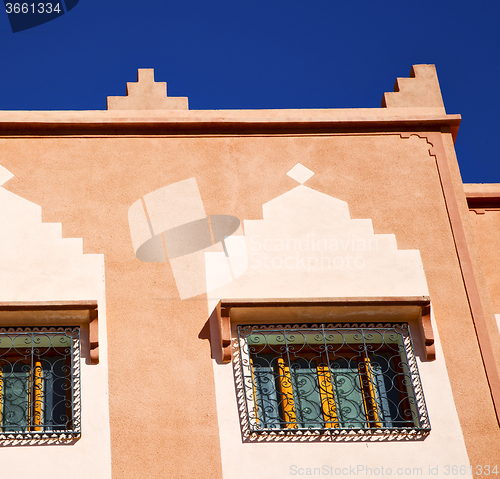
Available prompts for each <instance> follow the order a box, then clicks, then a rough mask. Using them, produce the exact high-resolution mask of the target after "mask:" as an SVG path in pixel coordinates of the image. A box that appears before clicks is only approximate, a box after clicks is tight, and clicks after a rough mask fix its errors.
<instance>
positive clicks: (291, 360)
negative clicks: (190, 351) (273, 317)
mask: <svg viewBox="0 0 500 479" xmlns="http://www.w3.org/2000/svg"><path fill="white" fill-rule="evenodd" d="M236 342H237V344H235V345H236V348H237V351H236V353H237V363H236V366H235V368H236V373H237V385H238V383H239V384H240V391H241V393H242V394H241V395H240V397H242V398H244V407H245V412H246V419H245V424H244V425H243V429H244V434H246V435H247V436H250V437H252V436H254V437H255V436H257V437H262V436H263V435H267V436H281V437H283V436H301V435H302V436H309V437H310V438H311V437H314V436H316V437H322V438H324V437H325V436H332V437H337V439H336V440H339V436H344V437H346V436H347V437H353V436H354V437H356V438H360V437H364V436H366V437H367V438H372V439H373V438H374V437H379V438H384V437H389V438H405V439H422V438H424V437H425V436H426V435H427V434H428V433H429V432H430V422H429V418H428V414H427V408H426V405H425V400H424V395H423V391H422V385H421V383H420V377H419V373H418V366H417V361H416V359H415V356H414V354H413V347H412V342H411V337H410V330H409V327H408V324H406V323H398V324H367V323H363V324H353V323H348V324H344V323H342V324H312V325H310V324H305V325H293V326H290V325H238V326H237V338H236ZM238 377H239V379H240V380H239V381H238Z"/></svg>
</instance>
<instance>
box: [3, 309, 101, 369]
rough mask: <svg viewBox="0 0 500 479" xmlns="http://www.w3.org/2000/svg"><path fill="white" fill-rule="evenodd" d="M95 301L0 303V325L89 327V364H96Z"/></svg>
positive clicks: (97, 350)
mask: <svg viewBox="0 0 500 479" xmlns="http://www.w3.org/2000/svg"><path fill="white" fill-rule="evenodd" d="M98 319H99V318H98V308H97V301H9V302H0V326H2V327H3V326H14V327H15V326H35V327H44V326H79V325H86V324H88V326H89V347H90V363H91V364H98V363H99V323H98Z"/></svg>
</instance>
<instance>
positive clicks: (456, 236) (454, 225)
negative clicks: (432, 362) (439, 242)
mask: <svg viewBox="0 0 500 479" xmlns="http://www.w3.org/2000/svg"><path fill="white" fill-rule="evenodd" d="M414 134H415V133H408V134H406V135H401V137H402V138H409V137H410V136H411V135H414ZM417 136H419V137H420V138H425V139H426V140H427V142H428V143H429V144H430V145H432V147H431V148H430V149H429V154H430V156H434V157H435V158H436V165H437V169H438V174H439V179H440V181H441V188H442V190H443V196H444V201H445V204H446V209H447V212H448V218H449V221H450V226H451V232H452V235H453V240H454V242H455V248H456V251H457V256H458V262H459V264H460V269H461V271H462V278H463V282H464V286H465V291H466V295H467V300H468V302H469V309H470V312H471V316H472V322H473V325H474V329H475V331H476V337H477V342H478V346H479V351H480V353H481V358H482V360H483V367H484V371H485V374H486V379H487V381H488V386H489V388H490V393H491V399H492V401H493V407H494V409H495V414H496V417H497V421H498V424H499V425H500V376H499V374H498V369H497V365H496V362H495V356H494V354H493V348H492V346H491V342H490V338H489V334H488V329H487V326H486V320H485V318H484V310H483V305H482V303H481V297H480V296H479V286H478V284H477V281H476V276H475V275H474V269H473V263H472V257H471V254H470V251H469V247H468V246H467V237H466V236H465V230H464V227H463V223H462V217H461V216H460V210H459V207H458V201H457V197H456V194H455V190H454V188H453V181H452V177H451V172H450V168H449V165H448V159H447V157H446V152H445V149H444V144H443V139H442V136H441V133H438V132H428V133H426V134H425V135H421V134H418V135H417Z"/></svg>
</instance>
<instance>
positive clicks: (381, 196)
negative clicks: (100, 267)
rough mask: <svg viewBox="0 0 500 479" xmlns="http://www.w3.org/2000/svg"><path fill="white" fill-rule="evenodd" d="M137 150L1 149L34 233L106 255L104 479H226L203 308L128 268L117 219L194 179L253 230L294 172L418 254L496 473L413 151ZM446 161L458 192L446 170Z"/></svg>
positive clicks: (255, 142) (423, 165)
mask: <svg viewBox="0 0 500 479" xmlns="http://www.w3.org/2000/svg"><path fill="white" fill-rule="evenodd" d="M141 136H142V137H135V138H131V137H120V136H119V133H118V132H117V133H116V134H114V135H109V134H106V135H102V136H100V137H94V136H92V135H88V134H87V135H85V136H78V135H74V136H72V137H58V136H56V137H54V136H47V137H30V138H24V137H22V136H19V137H17V138H5V137H4V138H3V139H1V140H0V150H1V152H2V157H1V164H2V165H3V166H4V167H6V168H7V169H8V170H9V171H11V172H12V173H14V175H15V178H13V179H12V180H10V181H9V183H8V184H7V185H6V187H7V188H8V189H9V190H10V191H13V192H15V193H16V194H18V195H20V196H22V197H24V198H26V199H28V200H30V201H32V202H34V203H36V204H39V205H41V206H42V208H43V220H44V221H46V222H62V224H63V235H64V236H66V237H81V238H83V240H84V251H85V252H87V253H103V254H104V258H105V271H106V303H107V322H108V343H109V378H110V380H109V381H110V382H109V389H110V415H111V447H112V461H113V462H112V466H113V475H114V477H116V478H120V479H122V478H124V479H128V478H136V477H140V476H143V475H147V476H148V477H152V478H156V477H158V478H159V477H193V478H194V477H221V459H220V446H219V431H218V422H217V417H216V397H215V392H214V391H215V386H214V376H213V369H212V362H211V357H210V345H209V343H208V341H207V340H205V339H200V337H199V336H200V332H201V330H202V328H203V327H204V325H205V322H206V320H207V302H206V298H205V297H203V296H199V297H196V298H192V299H187V300H184V301H180V299H179V298H178V294H177V289H176V286H175V282H174V279H173V276H172V272H171V269H170V267H169V265H168V263H167V264H160V263H143V262H140V261H138V260H137V259H136V258H135V256H134V251H133V249H132V244H131V240H130V233H129V225H128V220H127V213H128V208H129V207H130V205H131V204H132V203H134V202H135V201H136V200H137V199H139V198H141V197H143V196H144V195H145V194H147V193H149V192H151V191H153V190H155V189H158V188H160V187H162V186H165V185H168V184H171V183H174V182H177V181H180V180H184V179H187V178H190V177H195V178H196V181H197V184H198V187H199V190H200V193H201V197H202V199H203V202H204V206H205V209H206V212H207V213H208V214H229V215H234V216H236V217H238V218H240V219H242V220H243V219H259V218H261V215H262V212H261V211H262V204H263V203H266V202H268V201H269V200H271V199H273V198H275V197H277V196H279V195H281V194H283V193H285V192H286V191H288V190H290V189H291V188H292V187H294V186H295V185H296V182H294V180H292V179H291V178H289V177H288V176H286V172H287V171H288V170H290V169H291V168H292V167H293V166H294V165H295V164H297V163H298V162H300V163H302V164H304V165H305V166H307V167H308V168H309V169H311V170H312V171H314V172H315V176H313V177H312V178H311V179H310V180H309V181H308V182H307V186H310V187H311V188H314V189H316V190H318V191H321V192H323V193H326V194H328V195H331V196H333V197H335V198H339V199H341V200H343V201H346V202H347V203H348V204H349V208H350V213H351V217H352V218H371V219H372V220H373V227H374V231H375V233H377V234H383V233H389V234H395V235H396V238H397V241H398V248H399V249H419V250H420V253H421V257H422V262H423V266H424V271H425V274H426V278H427V283H428V286H429V292H430V296H431V300H432V307H433V311H434V316H435V320H436V323H437V325H438V329H439V334H440V339H441V343H442V348H443V352H444V355H445V358H446V366H447V370H448V374H449V378H450V383H451V386H452V391H453V396H454V401H455V404H456V407H457V411H458V417H459V420H460V424H461V427H462V430H463V433H464V439H465V444H466V446H467V451H468V455H469V460H470V462H471V464H473V465H475V464H499V463H500V453H499V452H498V450H496V449H495V448H492V447H485V443H486V442H488V443H489V444H498V443H500V433H499V430H498V424H497V422H496V418H495V414H494V410H493V407H492V403H491V399H490V395H489V389H488V385H487V382H486V379H485V374H484V370H483V367H482V362H481V357H480V354H479V349H478V345H477V341H476V337H475V333H474V328H473V324H472V321H471V314H470V310H469V306H468V302H467V297H466V295H465V290H464V285H463V279H462V275H461V271H460V268H459V264H458V260H457V255H456V250H455V245H454V242H453V237H452V235H451V230H450V224H449V219H448V216H447V211H446V207H445V202H444V199H443V193H442V190H441V185H440V182H439V177H438V173H437V169H436V161H435V159H434V157H432V156H430V155H429V152H428V149H429V145H428V144H427V142H426V141H425V140H424V139H421V138H417V137H411V138H409V139H403V138H401V136H400V135H399V134H397V133H391V134H380V133H376V134H368V133H362V132H359V133H358V134H345V133H338V134H319V135H313V134H302V133H300V134H299V133H297V134H286V135H285V134H280V133H279V132H277V131H273V132H271V134H269V133H268V134H266V135H263V134H260V135H259V134H246V135H245V136H238V135H225V136H224V135H213V136H211V135H209V134H206V135H204V136H200V135H198V136H191V135H188V134H186V135H183V136H180V137H169V136H168V135H164V136H159V135H155V136H150V137H148V136H147V135H146V134H144V132H142V133H141ZM445 136H446V135H445ZM450 141H451V140H449V139H447V137H446V138H445V144H446V148H447V149H448V152H449V150H450V148H452V146H451V147H450ZM448 159H449V161H450V165H451V167H452V173H453V175H454V176H453V178H454V181H455V182H456V184H457V185H458V182H459V176H457V175H458V167H457V166H456V163H455V158H454V157H453V156H451V155H449V157H448ZM456 187H457V188H458V186H456ZM462 203H463V201H462ZM461 208H462V209H463V208H464V205H463V204H462V206H461ZM466 229H467V234H468V235H469V237H470V238H472V237H471V236H470V229H471V228H470V226H467V225H466ZM476 259H477V258H476ZM479 281H480V285H483V282H482V279H481V278H480V279H479ZM483 286H484V285H483ZM483 289H484V288H483ZM482 295H483V299H484V301H485V304H486V306H485V308H486V310H487V313H488V314H490V313H491V315H492V311H491V307H490V306H489V305H488V301H489V300H488V298H487V293H486V292H485V291H483V293H482ZM489 321H492V319H491V320H489ZM495 341H496V339H495ZM430 420H431V423H432V417H431V418H430ZM431 434H432V432H431ZM387 446H388V447H391V446H390V444H387ZM331 447H332V451H334V448H335V444H332V445H331ZM443 447H446V446H445V445H444V446H443ZM333 453H334V452H333Z"/></svg>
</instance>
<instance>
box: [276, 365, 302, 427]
mask: <svg viewBox="0 0 500 479" xmlns="http://www.w3.org/2000/svg"><path fill="white" fill-rule="evenodd" d="M278 371H279V392H280V394H281V398H282V400H281V404H282V411H283V420H284V421H285V423H287V424H286V425H285V427H286V428H287V429H297V416H296V414H295V404H294V401H293V388H292V376H291V374H290V368H289V366H288V365H287V364H286V363H285V361H284V359H283V358H278Z"/></svg>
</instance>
